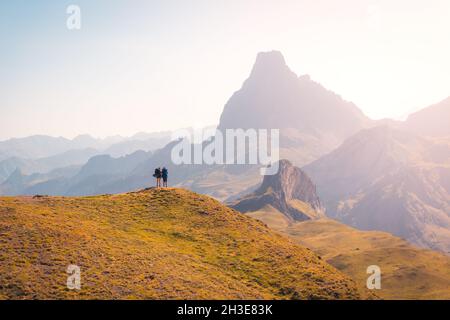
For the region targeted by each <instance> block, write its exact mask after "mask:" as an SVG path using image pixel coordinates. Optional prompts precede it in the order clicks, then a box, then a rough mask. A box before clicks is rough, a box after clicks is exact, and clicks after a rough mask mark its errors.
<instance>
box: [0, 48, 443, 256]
mask: <svg viewBox="0 0 450 320" xmlns="http://www.w3.org/2000/svg"><path fill="white" fill-rule="evenodd" d="M449 109H450V100H449V99H446V100H444V101H442V102H440V103H438V104H435V105H432V106H430V107H427V108H425V109H423V110H420V111H418V112H416V113H414V114H412V115H410V116H409V118H408V119H407V120H406V121H404V122H401V121H393V120H380V121H374V120H371V119H369V118H367V117H366V116H365V115H364V114H363V113H362V112H361V111H360V110H359V109H358V107H357V106H355V105H354V104H353V103H351V102H348V101H345V100H344V99H343V98H341V97H340V96H339V95H337V94H335V93H333V92H331V91H329V90H328V89H326V88H324V87H323V86H321V85H320V84H318V83H317V82H315V81H313V80H311V78H310V77H309V76H306V75H303V76H300V77H298V76H297V75H296V74H295V73H294V72H292V71H291V70H290V69H289V67H288V66H287V64H286V62H285V60H284V58H283V56H282V55H281V53H280V52H277V51H271V52H265V53H260V54H258V56H257V58H256V62H255V64H254V66H253V69H252V71H251V73H250V75H249V77H248V79H247V80H246V81H245V82H244V83H243V85H242V87H241V88H240V89H239V90H238V91H236V92H235V93H234V94H233V95H232V97H231V98H230V99H229V101H228V102H227V103H226V105H225V107H224V110H223V113H222V115H221V117H220V122H219V125H218V129H219V130H225V129H233V128H244V129H246V128H264V129H270V128H274V129H280V146H281V157H282V158H283V159H287V160H289V161H290V162H291V163H292V164H294V165H296V166H298V167H301V168H302V169H303V173H306V174H307V175H308V176H309V178H310V180H311V182H312V184H314V185H317V195H318V196H319V197H320V199H321V201H322V202H321V205H323V207H324V208H325V209H326V215H327V216H329V217H331V218H334V219H338V220H339V221H341V222H344V223H346V224H348V225H350V226H353V227H356V228H359V229H363V230H382V231H386V232H390V233H392V234H394V235H396V236H399V237H402V238H404V239H407V240H408V241H410V242H411V243H414V244H417V245H420V246H423V247H427V248H432V249H435V250H440V251H442V252H449V251H450V249H449V243H450V241H449V230H450V227H449V226H450V224H449V219H450V218H449V217H450V209H449V203H450V200H449V185H450V182H449V173H448V170H449V169H448V168H449V166H450V157H449V148H448V146H449V142H448V137H449V136H450V123H449V122H450V117H448V116H447V115H448V112H449ZM147 139H156V140H158V141H159V143H161V144H160V145H159V147H156V149H158V150H152V152H144V151H148V150H144V151H142V152H139V153H136V154H134V153H132V151H137V150H134V149H135V148H143V147H142V143H141V142H139V141H147ZM164 139H167V135H165V134H160V135H156V136H153V135H152V136H148V135H145V134H141V135H138V136H136V137H134V138H130V139H128V140H124V139H123V138H122V139H119V138H117V137H116V138H111V139H107V140H108V141H109V142H108V143H109V145H108V146H105V142H103V145H102V146H101V148H99V145H98V144H95V143H94V145H93V139H90V138H89V137H86V136H84V137H79V138H77V139H74V141H72V142H67V141H66V140H64V139H61V138H51V139H50V140H49V141H51V147H47V148H46V146H47V145H48V144H49V143H50V142H48V141H46V140H45V139H43V138H42V137H32V138H27V139H24V140H22V139H13V140H10V141H7V142H0V154H1V155H2V157H12V156H24V157H27V156H30V155H33V156H34V157H53V156H55V154H58V153H60V152H68V150H67V148H81V147H89V148H91V147H94V149H95V150H99V149H100V151H99V154H98V155H96V156H95V157H93V158H90V159H89V160H88V161H86V163H84V164H81V163H80V161H72V162H70V161H65V162H64V166H63V167H62V168H54V166H50V165H48V166H46V168H45V170H44V169H40V171H43V172H39V173H35V172H34V173H33V172H31V171H34V170H32V169H28V168H33V166H36V167H37V166H38V165H41V166H45V164H46V161H47V160H45V161H44V160H42V159H41V160H39V159H40V158H38V160H36V159H32V160H33V161H32V162H27V161H25V164H21V165H14V164H12V165H11V162H14V161H13V160H11V158H9V160H8V161H6V162H2V163H3V169H2V166H1V165H0V178H1V179H3V180H4V181H3V183H2V184H1V185H0V194H11V195H17V194H49V195H96V194H103V193H119V192H127V191H131V190H136V189H140V188H144V187H146V186H148V185H150V184H151V183H152V181H153V177H152V173H153V169H154V168H155V167H158V166H167V167H168V168H169V172H170V174H169V175H170V178H169V182H170V183H171V184H172V185H176V186H180V187H185V188H189V189H191V190H193V191H196V192H200V193H205V194H209V195H212V196H214V197H215V198H217V199H219V200H222V201H226V200H227V201H228V202H230V203H231V202H233V201H236V200H237V199H239V198H242V196H244V195H249V194H251V193H253V194H252V197H253V198H254V197H256V198H257V197H262V198H264V197H269V198H271V199H277V201H276V203H277V205H276V206H278V209H280V208H285V206H288V207H289V206H290V205H291V204H292V201H293V199H289V198H286V197H285V196H283V195H281V196H280V195H276V194H273V193H272V194H270V192H268V191H269V189H267V188H265V189H260V190H258V188H259V186H260V184H261V181H262V177H261V176H260V174H259V166H255V165H181V166H179V165H174V164H173V163H172V161H171V149H172V146H173V143H174V142H171V143H168V144H166V142H167V141H165V140H164ZM94 140H95V139H94ZM112 141H113V142H114V143H112ZM136 141H138V142H136ZM148 141H150V140H148ZM98 143H100V145H101V142H98ZM163 145H164V146H163ZM69 146H71V147H69ZM42 150H45V152H43V151H42ZM78 150H80V149H78ZM81 150H83V149H81ZM104 150H109V152H110V153H111V154H112V155H111V154H110V155H109V156H103V155H102V156H99V155H101V154H102V153H103V152H104ZM120 150H126V152H122V151H120ZM92 152H94V151H92ZM123 153H125V154H123ZM119 156H120V157H119ZM23 159H26V158H20V159H16V161H18V162H21V161H22V162H23ZM44 159H46V158H44ZM35 162H38V165H36V164H35ZM16 169H19V170H16ZM292 172H293V173H292V174H294V175H295V172H297V171H296V170H293V171H292ZM267 194H270V195H269V196H268V195H267ZM285 194H286V193H285ZM252 197H250V198H252ZM241 200H242V199H241ZM294 200H298V199H294ZM289 203H291V204H289ZM304 203H306V202H304ZM266 209H267V208H266ZM291 209H292V211H291V214H292V213H293V212H295V210H296V209H295V208H294V209H293V208H291ZM283 210H284V209H283ZM283 210H282V211H283ZM305 210H306V209H305V208H303V213H304V211H305ZM300 211H301V210H300ZM314 211H315V212H317V210H314ZM319 211H320V210H319ZM284 214H288V213H284ZM288 215H289V214H288ZM293 215H295V214H293ZM291 218H292V217H291Z"/></svg>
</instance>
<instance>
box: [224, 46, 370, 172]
mask: <svg viewBox="0 0 450 320" xmlns="http://www.w3.org/2000/svg"><path fill="white" fill-rule="evenodd" d="M371 123H372V121H371V120H370V119H369V118H367V117H366V116H365V115H364V114H363V113H362V112H361V110H360V109H358V107H356V106H355V105H354V104H353V103H351V102H347V101H345V100H343V99H342V98H341V97H340V96H338V95H336V94H335V93H333V92H331V91H329V90H327V89H325V88H324V87H323V86H321V85H320V84H318V83H316V82H314V81H312V80H311V78H310V77H309V76H307V75H305V76H301V77H298V76H297V75H296V74H295V73H294V72H292V71H291V70H290V69H289V67H288V66H287V64H286V62H285V60H284V57H283V55H282V54H281V53H280V52H278V51H271V52H261V53H259V54H258V56H257V58H256V62H255V64H254V66H253V69H252V71H251V74H250V76H249V78H248V79H247V80H246V81H245V82H244V84H243V86H242V88H241V89H240V90H239V91H237V92H235V93H234V94H233V96H232V97H231V98H230V99H229V101H228V102H227V104H226V105H225V107H224V110H223V112H222V115H221V117H220V123H219V126H218V128H219V129H220V130H224V129H227V128H243V129H249V128H254V129H259V128H262V129H280V131H281V141H280V143H281V147H282V153H283V154H282V158H288V159H290V160H291V161H293V162H294V163H295V164H296V165H304V164H306V163H308V162H310V161H312V160H315V159H317V158H318V157H319V156H321V155H323V154H325V153H327V152H329V151H331V150H332V149H333V148H334V147H336V146H338V145H339V144H340V143H341V142H342V141H343V140H344V139H345V138H347V137H349V136H350V135H352V134H354V133H356V132H357V131H359V130H361V129H363V128H366V127H368V126H370V125H371ZM299 149H301V150H299Z"/></svg>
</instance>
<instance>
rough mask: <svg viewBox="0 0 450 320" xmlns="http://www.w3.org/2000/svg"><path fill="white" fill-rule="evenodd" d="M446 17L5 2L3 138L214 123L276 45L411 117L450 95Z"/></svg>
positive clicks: (379, 114) (311, 7) (445, 11)
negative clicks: (76, 24)
mask: <svg viewBox="0 0 450 320" xmlns="http://www.w3.org/2000/svg"><path fill="white" fill-rule="evenodd" d="M69 4H76V5H79V6H80V8H81V15H82V27H81V30H79V31H69V30H68V29H67V28H66V19H67V17H68V15H67V14H66V8H67V6H68V5H69ZM449 17H450V1H448V0H428V1H423V0H378V1H377V0H339V1H336V0H307V1H306V0H305V1H302V0H295V1H294V0H292V1H287V0H284V1H283V0H278V1H275V0H271V1H264V0H254V1H253V0H202V1H200V0H190V1H182V0H179V1H170V0H169V1H168V0H161V1H149V0H142V1H140V0H72V1H62V0H53V1H51V0H47V1H44V0H40V1H20V0H14V1H2V2H1V3H0V139H6V138H9V137H12V136H26V135H31V134H50V135H54V136H60V135H62V136H67V137H73V136H75V135H77V134H81V133H90V134H93V135H94V136H100V137H101V136H106V135H113V134H121V135H130V134H133V133H135V132H138V131H148V132H149V131H157V130H165V129H175V128H180V127H187V126H197V127H199V126H204V125H211V124H216V123H217V122H218V119H219V116H220V113H221V111H222V108H223V106H224V104H225V103H226V101H227V100H228V98H229V97H230V96H231V94H232V93H233V92H234V91H236V90H238V89H239V88H240V86H241V84H242V82H243V81H244V80H245V79H246V77H247V76H248V74H249V72H250V69H251V67H252V64H253V62H254V60H255V57H256V54H257V52H259V51H267V50H272V49H276V50H280V51H282V52H283V54H284V56H285V59H286V61H287V63H288V65H289V66H290V67H291V69H292V70H293V71H295V72H296V73H297V74H298V75H301V74H305V73H307V74H310V75H311V77H312V79H314V80H315V81H318V82H320V83H322V84H323V85H324V86H325V87H327V88H328V89H331V90H333V91H334V92H336V93H338V94H340V95H342V96H343V97H344V98H345V99H346V100H350V101H353V102H355V103H356V104H357V105H358V106H359V107H360V108H361V109H362V110H363V111H364V112H365V113H366V114H367V115H368V116H370V117H372V118H383V117H395V118H399V117H403V116H405V115H406V114H408V113H409V112H411V111H414V110H417V109H419V108H421V107H425V106H428V105H430V104H432V103H435V102H439V101H440V100H442V99H444V98H446V97H448V96H450V59H449V57H450V19H449Z"/></svg>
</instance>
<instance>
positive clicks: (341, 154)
mask: <svg viewBox="0 0 450 320" xmlns="http://www.w3.org/2000/svg"><path fill="white" fill-rule="evenodd" d="M303 169H304V170H305V171H306V172H307V173H308V175H309V176H311V178H312V179H313V181H314V182H315V183H316V184H317V187H318V193H319V196H320V198H321V199H322V201H323V203H324V205H325V207H326V208H327V215H329V216H330V217H332V218H336V219H338V220H340V221H342V222H344V223H346V224H348V225H350V226H354V227H356V228H358V229H362V230H381V231H386V232H389V233H392V234H394V235H396V236H399V237H402V238H404V239H406V240H409V241H410V242H412V243H415V244H417V245H420V246H423V247H427V248H431V249H434V250H439V251H443V252H445V253H449V252H450V140H446V139H430V138H423V137H420V136H417V135H413V134H411V133H408V132H406V131H402V130H398V129H394V128H390V127H388V126H383V127H376V128H373V129H368V130H364V131H361V132H360V133H358V134H357V135H355V136H353V137H351V138H349V139H348V140H347V141H346V142H345V143H343V144H342V146H340V147H339V148H338V149H336V150H334V151H333V152H331V153H330V154H328V155H326V156H324V157H322V158H320V159H319V160H317V161H315V162H313V163H311V164H310V165H307V166H305V167H304V168H303Z"/></svg>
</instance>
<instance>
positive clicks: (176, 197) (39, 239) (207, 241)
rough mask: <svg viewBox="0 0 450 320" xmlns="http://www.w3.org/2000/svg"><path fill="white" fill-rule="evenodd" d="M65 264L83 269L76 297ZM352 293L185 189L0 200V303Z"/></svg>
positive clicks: (306, 259) (313, 260) (348, 283)
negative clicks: (46, 300)
mask: <svg viewBox="0 0 450 320" xmlns="http://www.w3.org/2000/svg"><path fill="white" fill-rule="evenodd" d="M70 264H76V265H78V266H80V267H81V285H82V288H81V290H80V291H71V290H69V289H67V288H66V280H67V276H68V275H67V274H66V268H67V266H68V265H70ZM360 292H362V291H360V290H359V289H358V288H357V287H356V285H355V284H354V282H353V281H352V280H350V279H349V278H348V277H347V276H345V275H344V274H342V273H341V272H340V271H338V270H336V269H335V268H333V267H332V266H330V265H329V264H327V263H325V262H324V261H322V260H321V259H320V258H319V257H317V256H316V255H315V254H314V253H313V252H312V251H310V250H309V249H306V248H302V247H300V246H298V245H296V244H294V243H293V242H291V241H290V240H288V239H287V238H285V237H283V236H281V235H278V234H277V233H275V232H272V231H271V230H270V229H268V228H267V227H266V226H265V225H264V224H262V223H261V222H259V221H256V220H254V219H251V218H249V217H246V216H244V215H242V214H240V213H237V212H236V211H234V210H231V209H229V208H227V207H225V206H223V205H222V204H220V203H219V202H217V201H215V200H213V199H212V198H210V197H207V196H201V195H198V194H195V193H192V192H189V191H186V190H181V189H159V190H156V189H151V190H146V191H141V192H136V193H129V194H121V195H103V196H93V197H80V198H63V197H42V198H31V197H6V198H0V298H2V299H358V298H360V297H361V294H360ZM362 294H365V293H364V292H362Z"/></svg>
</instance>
